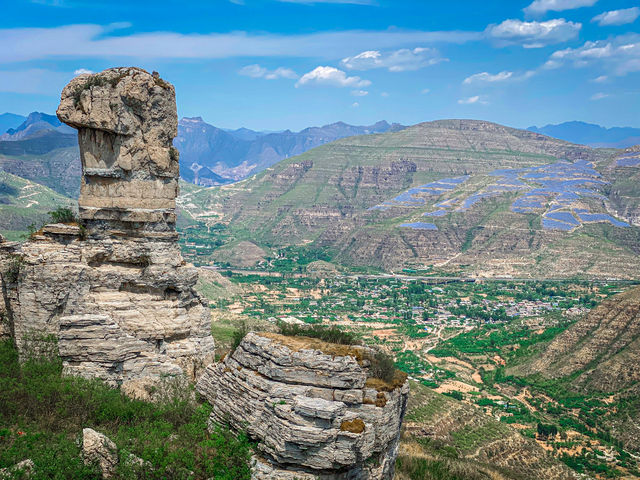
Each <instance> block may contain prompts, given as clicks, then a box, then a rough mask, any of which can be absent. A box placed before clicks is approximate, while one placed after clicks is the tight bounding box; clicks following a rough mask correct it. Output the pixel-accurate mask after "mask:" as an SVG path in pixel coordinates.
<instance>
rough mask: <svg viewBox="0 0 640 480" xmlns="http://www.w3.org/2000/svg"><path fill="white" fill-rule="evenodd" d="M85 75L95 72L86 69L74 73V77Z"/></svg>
mask: <svg viewBox="0 0 640 480" xmlns="http://www.w3.org/2000/svg"><path fill="white" fill-rule="evenodd" d="M85 73H88V74H91V73H95V72H94V71H93V70H87V69H86V68H79V69H77V70H75V71H74V72H73V74H74V75H84V74H85Z"/></svg>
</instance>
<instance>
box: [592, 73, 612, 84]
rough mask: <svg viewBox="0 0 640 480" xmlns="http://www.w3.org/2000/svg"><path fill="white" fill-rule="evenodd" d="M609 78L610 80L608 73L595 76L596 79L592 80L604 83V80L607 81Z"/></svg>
mask: <svg viewBox="0 0 640 480" xmlns="http://www.w3.org/2000/svg"><path fill="white" fill-rule="evenodd" d="M607 80H609V77H607V76H606V75H600V76H599V77H596V78H594V79H593V80H592V82H595V83H604V82H606V81H607Z"/></svg>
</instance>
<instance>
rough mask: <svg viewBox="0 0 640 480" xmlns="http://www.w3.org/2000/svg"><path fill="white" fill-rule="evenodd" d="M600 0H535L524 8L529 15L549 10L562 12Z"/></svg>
mask: <svg viewBox="0 0 640 480" xmlns="http://www.w3.org/2000/svg"><path fill="white" fill-rule="evenodd" d="M597 1H598V0H535V1H534V2H533V3H532V4H531V5H529V6H528V7H526V8H525V9H524V13H526V14H529V15H542V14H543V13H547V12H548V11H553V12H562V11H564V10H573V9H574V8H580V7H591V6H592V5H595V3H596V2H597Z"/></svg>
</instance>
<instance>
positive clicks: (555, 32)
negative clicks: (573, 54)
mask: <svg viewBox="0 0 640 480" xmlns="http://www.w3.org/2000/svg"><path fill="white" fill-rule="evenodd" d="M581 28H582V24H581V23H574V22H569V21H567V20H565V19H564V18H558V19H554V20H548V21H546V22H523V21H522V20H515V19H509V20H505V21H504V22H502V23H501V24H499V25H489V26H488V27H487V29H486V34H487V35H488V36H489V38H492V39H493V40H495V41H496V42H498V44H499V45H513V44H521V45H522V46H523V47H524V48H540V47H544V46H546V45H552V44H554V43H562V42H566V41H567V40H571V39H572V38H575V37H576V36H577V35H578V32H580V29H581Z"/></svg>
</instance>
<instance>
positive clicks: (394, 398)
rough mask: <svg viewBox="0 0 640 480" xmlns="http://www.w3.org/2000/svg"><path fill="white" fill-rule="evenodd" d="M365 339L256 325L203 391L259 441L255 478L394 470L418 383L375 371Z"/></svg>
mask: <svg viewBox="0 0 640 480" xmlns="http://www.w3.org/2000/svg"><path fill="white" fill-rule="evenodd" d="M373 358H375V355H374V353H373V351H371V350H370V349H368V348H366V347H360V346H344V345H335V344H329V343H325V342H322V341H319V340H315V339H311V338H306V337H285V336H282V335H277V334H273V333H249V334H248V335H247V336H246V337H245V338H244V339H243V341H242V342H241V343H240V345H239V346H238V347H237V348H236V350H235V351H234V352H233V353H232V354H230V355H228V356H227V357H225V358H224V360H223V361H221V362H219V363H217V364H212V365H210V366H208V367H207V369H206V370H205V373H204V374H203V375H202V377H201V378H200V380H199V382H198V384H197V389H198V391H199V392H200V393H201V394H202V395H204V396H205V397H206V398H207V399H208V400H209V402H210V403H211V404H212V405H213V412H212V414H211V419H210V420H211V422H212V423H221V424H229V425H231V426H232V427H234V428H235V429H239V430H246V431H247V433H248V434H249V436H250V437H252V438H254V439H256V440H257V441H258V447H257V451H258V453H259V454H258V455H257V456H256V457H255V462H254V466H253V478H254V479H256V480H267V479H269V480H273V479H291V480H292V479H294V478H295V479H304V480H311V479H323V480H342V479H345V480H346V479H349V480H360V479H362V480H364V479H370V480H374V479H376V480H377V479H391V478H393V471H394V464H395V459H396V455H397V448H398V442H399V437H400V426H401V424H402V419H403V416H404V412H405V408H406V403H407V396H408V393H409V385H408V382H407V381H406V376H405V375H404V374H401V373H400V372H395V376H394V377H393V379H392V380H390V381H384V380H381V379H377V378H373V376H372V372H373V369H372V367H371V362H370V359H373Z"/></svg>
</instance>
